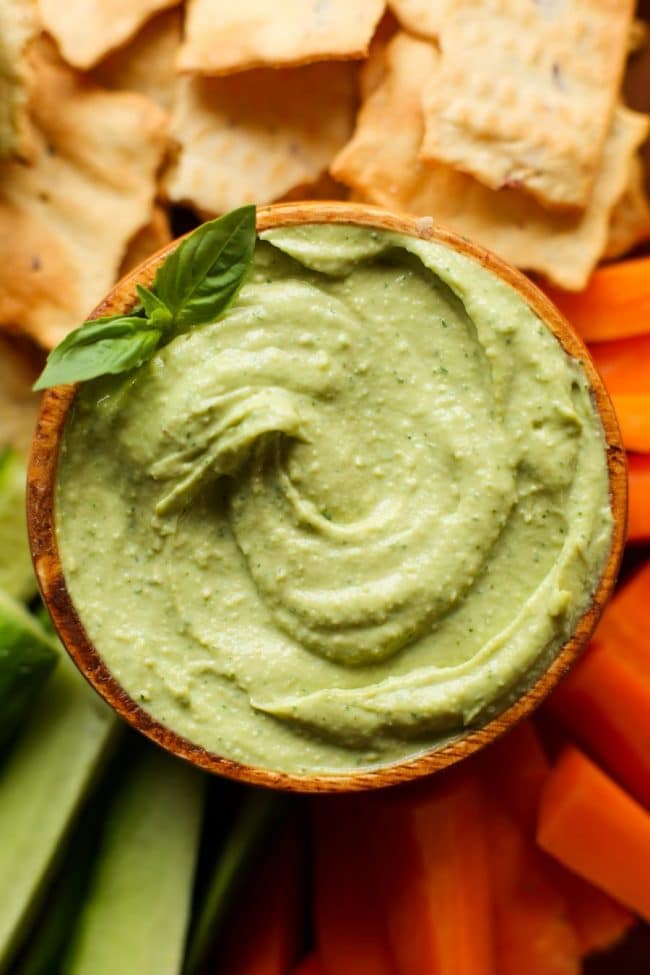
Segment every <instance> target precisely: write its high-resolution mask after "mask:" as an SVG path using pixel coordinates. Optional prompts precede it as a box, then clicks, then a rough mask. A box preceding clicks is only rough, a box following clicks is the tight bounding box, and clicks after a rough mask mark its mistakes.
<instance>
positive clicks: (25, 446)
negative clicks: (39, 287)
mask: <svg viewBox="0 0 650 975" xmlns="http://www.w3.org/2000/svg"><path fill="white" fill-rule="evenodd" d="M42 365H43V364H42V362H39V359H38V357H37V356H36V355H34V353H33V350H31V349H30V348H29V347H27V343H25V342H21V341H20V340H19V339H17V338H15V337H14V336H8V335H0V450H2V448H3V447H5V446H7V445H11V446H12V447H16V448H17V449H18V450H20V451H21V452H22V453H23V454H24V455H25V456H27V455H28V454H29V448H30V446H31V441H32V437H33V436H34V429H35V427H36V417H37V415H38V404H39V401H40V397H39V396H36V395H35V394H34V393H32V386H33V385H34V383H35V381H36V378H37V376H38V374H39V372H40V371H41V368H42ZM2 554H3V555H4V554H5V553H4V552H3V553H2Z"/></svg>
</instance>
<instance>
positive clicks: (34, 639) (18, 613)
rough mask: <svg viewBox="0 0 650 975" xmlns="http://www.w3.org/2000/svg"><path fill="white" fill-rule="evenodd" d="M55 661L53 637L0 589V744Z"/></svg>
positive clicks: (31, 699) (29, 702)
mask: <svg viewBox="0 0 650 975" xmlns="http://www.w3.org/2000/svg"><path fill="white" fill-rule="evenodd" d="M56 661H57V650H56V644H55V642H54V639H53V637H51V636H50V635H49V634H48V633H47V632H46V631H45V630H44V629H43V627H42V626H41V624H40V623H39V622H38V620H37V619H36V618H35V617H34V616H32V615H31V613H28V612H27V610H26V609H25V607H24V606H23V604H22V603H19V602H18V601H17V600H16V599H13V598H12V597H11V596H10V595H9V594H8V593H6V592H3V590H2V589H0V745H1V744H3V743H4V742H5V741H6V739H7V738H8V737H9V735H11V733H12V732H13V731H14V730H15V728H17V726H18V724H19V723H20V721H21V719H22V717H23V715H24V714H25V713H26V712H27V710H28V708H29V707H30V705H31V704H32V702H33V700H34V698H35V697H36V696H37V695H38V693H39V691H40V690H41V687H42V685H43V683H44V682H45V679H46V678H47V677H48V676H49V674H50V672H51V671H52V670H53V669H54V666H55V664H56Z"/></svg>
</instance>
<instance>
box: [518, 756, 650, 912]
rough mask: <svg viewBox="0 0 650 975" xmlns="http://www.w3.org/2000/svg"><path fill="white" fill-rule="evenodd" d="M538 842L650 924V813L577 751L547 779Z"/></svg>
mask: <svg viewBox="0 0 650 975" xmlns="http://www.w3.org/2000/svg"><path fill="white" fill-rule="evenodd" d="M537 841H538V843H539V845H540V846H541V847H542V849H544V850H546V851H547V853H550V854H551V856H554V857H555V858H556V859H557V860H559V861H560V863H562V864H564V866H566V867H568V868H569V869H570V870H573V871H575V873H577V874H579V875H580V876H582V877H584V878H585V879H586V880H589V881H590V882H591V883H593V884H594V885H595V886H596V887H600V888H601V889H602V890H605V891H606V892H607V893H608V894H610V895H611V896H612V897H614V898H616V900H619V901H620V902H621V903H622V904H625V905H626V906H627V907H629V908H630V910H632V911H634V912H635V913H637V914H639V915H640V916H641V917H643V918H644V919H645V920H646V921H650V883H648V877H650V814H648V813H647V812H646V810H645V809H643V807H642V806H641V805H639V803H637V802H635V800H634V799H632V798H631V796H629V795H628V794H627V793H626V792H625V791H624V790H623V789H621V787H620V786H619V785H617V784H616V783H615V782H614V781H613V780H612V779H610V778H609V777H608V776H607V775H606V774H605V773H604V772H603V771H601V769H599V768H598V766H597V765H595V764H594V763H593V762H591V761H590V760H589V759H588V758H587V757H586V756H585V755H583V753H582V752H580V751H579V750H578V749H577V748H574V747H572V746H571V747H569V748H567V749H566V750H565V751H564V752H563V754H562V755H561V756H560V759H559V761H558V763H557V764H556V765H555V767H554V768H553V769H552V771H551V773H550V775H549V777H548V779H547V780H546V784H545V786H544V791H543V793H542V802H541V805H540V813H539V824H538V829H537Z"/></svg>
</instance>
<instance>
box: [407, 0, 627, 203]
mask: <svg viewBox="0 0 650 975" xmlns="http://www.w3.org/2000/svg"><path fill="white" fill-rule="evenodd" d="M633 8H634V2H633V0H572V2H571V3H566V2H565V0H544V2H543V3H542V2H537V3H533V2H531V0H449V3H448V11H447V14H448V16H447V19H446V20H445V23H444V25H443V28H442V32H441V35H440V46H441V51H442V58H441V63H440V70H439V72H438V73H437V75H436V77H435V80H433V81H430V82H429V83H428V84H425V87H424V90H423V106H424V115H425V131H424V138H423V141H422V148H421V155H422V158H423V159H425V160H430V161H434V162H444V163H447V164H448V165H450V166H453V167H454V168H456V169H460V170H461V171H462V172H465V173H469V174H471V175H472V176H475V177H476V178H477V179H479V180H480V181H481V182H482V183H484V184H485V186H489V187H490V188H491V189H494V190H497V189H501V188H502V187H504V186H516V187H518V188H520V189H522V190H525V191H526V192H528V193H530V194H531V195H532V196H534V197H535V198H537V199H538V200H539V201H540V202H541V203H544V204H545V205H546V206H549V207H558V208H565V209H566V208H584V207H586V206H587V203H588V201H589V197H590V194H591V190H592V187H593V184H594V180H595V178H596V173H597V171H598V167H599V164H600V157H601V154H602V150H603V145H604V142H605V137H606V135H607V133H608V131H609V128H610V124H611V119H612V113H613V111H614V105H615V102H616V99H617V96H618V91H619V88H620V84H621V78H622V74H623V68H624V65H625V57H626V50H627V43H628V35H629V29H630V25H631V22H632V14H633Z"/></svg>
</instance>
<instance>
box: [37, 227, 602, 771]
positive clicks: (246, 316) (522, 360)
mask: <svg viewBox="0 0 650 975" xmlns="http://www.w3.org/2000/svg"><path fill="white" fill-rule="evenodd" d="M262 237H263V240H261V241H258V244H257V246H256V252H255V258H254V264H253V269H252V272H251V274H250V276H249V277H248V279H247V282H246V284H245V285H244V287H243V289H242V290H241V292H240V294H239V296H238V298H237V299H236V301H235V303H234V304H233V305H232V306H231V307H230V308H229V310H228V311H227V312H226V313H225V314H224V315H223V316H222V317H221V319H220V320H219V321H217V322H216V323H214V324H211V325H206V326H203V327H200V328H196V329H194V330H193V331H191V332H189V333H186V334H184V335H182V336H180V337H178V338H176V339H174V340H173V341H172V342H171V343H170V344H169V345H167V346H166V347H165V348H164V349H163V350H162V351H161V352H159V353H158V354H156V356H155V357H154V358H153V359H152V360H151V361H150V362H148V363H147V364H146V365H145V366H143V367H142V368H140V369H138V370H136V371H135V372H133V373H131V374H128V375H126V376H119V377H109V378H106V379H102V380H95V381H92V382H89V383H87V384H85V385H84V386H83V387H82V389H81V391H80V393H79V395H78V397H77V400H76V404H75V406H74V409H73V412H72V414H71V416H70V418H69V420H68V424H67V427H66V431H65V438H64V443H63V448H62V452H61V457H60V461H59V470H58V495H57V512H56V517H57V529H58V538H59V545H60V551H61V557H62V562H63V567H64V572H65V576H66V579H67V583H68V587H69V590H70V593H71V596H72V599H73V602H74V604H75V606H76V608H77V610H78V612H79V615H80V617H81V619H82V620H83V623H84V625H85V628H86V630H87V633H88V635H89V637H90V639H91V640H92V641H93V642H94V643H95V645H96V646H97V648H98V650H99V652H100V654H101V656H102V657H103V659H104V661H105V663H106V665H107V666H108V668H109V669H110V670H111V672H112V673H113V674H114V676H115V677H116V678H117V680H118V681H119V683H120V684H121V685H122V686H123V687H124V688H125V689H126V691H127V692H128V693H129V694H130V695H131V697H132V698H133V699H134V700H135V701H136V702H138V703H139V704H140V705H141V706H142V707H143V708H144V709H145V710H147V711H148V712H150V713H151V714H152V715H153V716H154V717H155V718H156V719H158V721H160V722H162V723H163V724H164V725H167V726H168V727H170V728H172V729H173V730H174V731H176V732H177V733H179V734H180V735H183V736H184V737H185V738H188V739H190V740H191V741H193V742H196V743H197V744H199V745H201V746H203V747H204V748H206V749H208V750H210V751H212V752H216V753H218V754H220V755H224V756H227V757H228V758H231V759H235V760H238V761H241V762H247V763H254V764H257V765H260V766H264V767H267V768H272V769H278V770H283V771H289V772H313V771H331V772H340V771H344V770H348V769H358V768H359V767H360V766H373V765H377V764H384V763H389V762H394V761H397V760H399V759H403V758H404V757H406V756H408V755H412V754H414V753H417V752H419V751H421V750H423V749H426V748H430V747H431V746H432V745H435V744H436V743H440V742H442V741H444V740H448V739H449V738H450V737H453V736H454V735H457V734H458V733H460V732H461V730H462V729H463V728H466V727H467V726H469V725H472V724H476V723H480V722H483V721H484V720H485V719H487V718H488V717H490V716H491V715H492V714H494V713H496V712H497V711H499V710H501V709H502V708H503V707H504V706H505V705H506V704H507V703H508V702H509V701H510V700H512V698H513V697H514V696H516V695H517V694H518V693H519V692H520V691H521V690H522V689H523V688H524V687H525V686H526V685H528V684H529V683H530V682H531V681H532V680H533V679H534V678H535V677H536V676H537V675H538V674H539V672H540V671H541V670H542V669H543V668H544V667H545V666H546V665H547V664H548V662H549V659H550V658H551V657H552V656H553V655H554V654H555V653H556V651H557V650H558V648H559V647H560V645H561V644H562V643H563V642H564V641H565V640H566V638H567V637H568V636H569V634H570V633H571V631H572V628H573V627H574V625H575V623H576V621H577V619H578V617H579V616H580V615H581V614H582V613H583V612H584V610H585V609H586V607H587V605H588V603H589V601H590V598H591V595H592V592H593V590H594V588H595V585H596V582H597V580H598V577H599V573H600V571H601V568H602V566H603V562H604V560H605V558H606V555H607V552H608V550H609V545H610V540H611V532H612V517H611V511H610V503H609V493H608V477H607V466H606V454H605V445H604V438H603V431H602V429H601V425H600V422H599V418H598V415H597V412H596V410H595V407H594V404H593V403H592V400H591V397H590V392H589V388H588V383H587V378H586V376H585V373H584V371H583V369H582V367H581V365H580V364H579V363H578V362H577V361H575V360H573V359H571V358H570V357H569V356H568V355H567V354H566V353H565V352H564V351H563V349H562V348H561V346H560V345H559V343H558V342H557V340H556V339H555V338H554V336H553V335H552V334H551V333H550V332H549V331H548V330H547V328H546V327H545V326H544V325H543V324H542V323H541V322H540V321H539V319H538V318H537V317H536V316H535V315H534V313H533V312H532V311H531V309H530V308H529V307H528V306H527V305H526V304H525V302H524V301H523V300H522V299H521V298H520V297H519V295H518V294H517V293H516V292H515V291H513V290H512V289H511V288H510V287H509V286H508V285H506V284H505V283H503V282H502V281H501V280H499V279H497V278H496V277H494V276H493V275H492V274H491V273H489V272H488V271H486V270H484V269H483V268H482V267H480V266H479V265H478V264H477V263H476V262H474V261H473V260H471V259H469V258H467V257H464V256H461V255H459V254H457V253H456V252H454V251H452V250H450V249H449V248H447V247H445V246H442V245H440V244H435V243H430V242H426V241H423V240H417V239H415V238H409V237H404V236H401V235H398V234H392V233H387V232H383V231H377V230H368V229H358V228H354V227H351V226H347V225H323V226H305V227H301V228H291V229H285V230H275V231H270V232H266V233H264V234H262Z"/></svg>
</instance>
